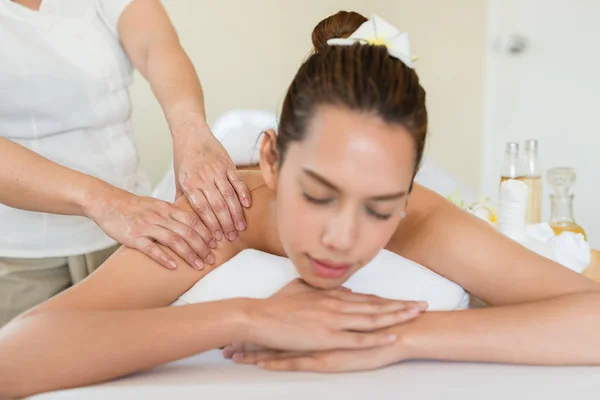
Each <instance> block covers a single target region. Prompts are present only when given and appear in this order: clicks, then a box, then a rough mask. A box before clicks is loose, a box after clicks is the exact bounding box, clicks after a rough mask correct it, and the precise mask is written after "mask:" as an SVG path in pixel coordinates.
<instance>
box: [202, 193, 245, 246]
mask: <svg viewBox="0 0 600 400" xmlns="http://www.w3.org/2000/svg"><path fill="white" fill-rule="evenodd" d="M203 193H204V196H205V197H206V200H208V203H209V204H210V207H211V209H212V211H213V213H214V215H216V217H217V219H218V222H219V225H220V227H221V229H222V231H223V235H224V236H225V237H226V238H227V239H228V240H235V238H236V237H237V230H236V229H235V227H234V226H233V220H232V219H231V214H229V207H227V203H226V202H225V200H224V199H223V196H221V192H219V190H218V189H217V187H216V186H213V187H211V188H205V189H203Z"/></svg>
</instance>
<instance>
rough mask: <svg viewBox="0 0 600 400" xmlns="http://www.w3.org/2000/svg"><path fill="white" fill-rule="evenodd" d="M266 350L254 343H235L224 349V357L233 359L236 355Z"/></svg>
mask: <svg viewBox="0 0 600 400" xmlns="http://www.w3.org/2000/svg"><path fill="white" fill-rule="evenodd" d="M261 350H265V348H264V347H262V346H259V345H257V344H254V343H249V342H242V343H234V344H231V345H229V346H227V347H225V348H224V349H223V356H224V357H225V358H231V357H232V356H233V354H235V353H246V352H252V351H261Z"/></svg>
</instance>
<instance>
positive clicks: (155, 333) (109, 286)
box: [0, 198, 420, 397]
mask: <svg viewBox="0 0 600 400" xmlns="http://www.w3.org/2000/svg"><path fill="white" fill-rule="evenodd" d="M177 206H178V207H180V208H181V209H182V210H190V209H191V208H190V206H189V204H188V203H187V201H186V200H185V198H181V199H180V200H179V201H178V202H177ZM251 211H252V210H250V212H249V214H251ZM248 218H249V221H253V217H252V215H249V216H248ZM256 218H259V217H254V219H256ZM255 225H258V224H255ZM244 235H254V236H258V235H260V232H253V231H252V229H248V230H247V231H246V232H244ZM244 246H245V245H244V238H241V239H239V240H238V241H236V242H233V243H229V242H224V243H222V244H221V246H220V247H219V248H218V249H217V250H216V251H215V255H216V257H217V261H216V263H215V265H220V264H221V263H223V262H225V261H226V260H228V259H229V258H231V257H232V256H233V255H235V254H237V252H239V251H240V250H241V249H242V248H244ZM166 251H168V250H166ZM172 256H173V257H177V256H176V255H175V254H174V253H172ZM214 268H215V267H211V268H210V269H206V270H204V271H194V270H192V269H190V268H180V269H178V270H176V271H169V270H166V269H164V268H160V267H159V266H158V265H157V264H156V263H154V262H153V261H152V260H150V259H149V258H147V257H146V256H144V255H143V254H141V253H140V252H138V251H135V250H131V249H127V248H121V249H120V250H118V251H117V252H116V253H115V254H114V255H113V256H111V257H110V258H109V259H108V260H107V261H106V262H105V263H104V264H103V265H102V266H101V267H100V268H99V269H98V270H96V271H95V272H94V273H93V274H92V275H90V276H89V277H88V278H86V279H85V280H84V281H82V282H80V283H79V284H77V285H75V286H73V287H72V288H70V289H68V290H66V291H65V292H63V293H61V294H59V295H58V296H56V297H54V298H52V299H50V300H49V301H47V302H45V303H43V304H41V305H39V306H37V307H35V308H34V309H32V310H31V311H29V312H26V313H25V314H23V315H22V316H20V317H18V318H16V319H15V320H13V321H12V322H11V323H9V324H8V325H6V326H5V327H4V328H3V329H2V330H0V354H2V357H0V397H2V396H24V395H28V394H31V393H37V392H41V391H48V390H54V389H59V388H66V387H73V386H80V385H85V384H90V383H95V382H101V381H104V380H108V379H111V378H115V377H119V376H123V375H126V374H128V373H132V372H135V371H138V370H141V369H145V368H149V367H152V366H155V365H159V364H162V363H165V362H168V361H171V360H175V359H178V358H182V357H185V356H191V355H194V354H196V353H199V352H202V351H205V350H208V349H212V348H217V347H222V346H225V345H228V344H231V343H236V342H253V343H258V344H261V345H263V346H269V347H273V348H280V349H290V350H316V349H327V348H364V347H373V346H379V345H383V344H389V343H390V342H391V341H393V340H394V337H390V335H389V334H387V333H357V331H362V332H370V331H373V330H377V329H380V328H383V327H389V326H392V325H394V324H396V323H399V322H402V321H406V320H407V319H410V318H414V317H415V316H417V315H418V313H419V311H420V308H419V307H418V306H417V305H416V304H413V303H411V302H398V301H387V300H382V299H377V298H374V297H372V296H363V295H358V294H353V293H347V292H342V291H326V292H323V291H317V290H315V289H312V288H308V287H306V286H304V285H303V284H301V283H293V284H290V285H288V286H287V287H286V288H284V290H283V291H282V293H280V294H278V295H277V296H276V297H274V298H270V299H265V300H250V299H233V300H226V301H220V302H212V303H205V304H196V305H188V306H182V307H167V306H168V305H169V304H171V303H172V302H173V301H174V300H176V299H177V298H178V297H179V296H180V295H181V294H182V293H184V292H185V291H186V290H188V289H189V288H190V287H191V286H193V285H194V284H195V283H196V282H197V281H198V280H199V279H201V278H202V277H203V276H205V275H206V274H207V273H208V272H209V271H210V270H212V269H214Z"/></svg>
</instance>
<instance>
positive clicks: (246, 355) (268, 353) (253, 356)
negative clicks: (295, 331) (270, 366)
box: [231, 350, 299, 364]
mask: <svg viewBox="0 0 600 400" xmlns="http://www.w3.org/2000/svg"><path fill="white" fill-rule="evenodd" d="M298 354H299V353H292V352H285V351H277V350H259V351H247V352H244V351H236V352H234V353H233V354H232V355H231V359H232V360H233V361H234V362H235V363H236V364H256V363H259V362H262V361H265V360H273V359H278V358H287V357H295V356H297V355H298Z"/></svg>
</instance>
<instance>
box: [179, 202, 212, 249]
mask: <svg viewBox="0 0 600 400" xmlns="http://www.w3.org/2000/svg"><path fill="white" fill-rule="evenodd" d="M171 217H172V218H173V219H174V220H176V221H179V222H181V223H183V224H185V225H187V226H189V227H191V228H193V229H194V231H196V233H197V234H198V235H200V237H201V238H202V241H203V242H204V243H206V244H207V245H208V246H210V248H212V249H214V248H216V247H217V242H216V241H215V238H214V236H213V234H212V233H211V231H210V229H208V228H207V227H206V225H204V224H203V223H202V220H201V219H200V217H198V215H197V214H196V213H195V212H185V211H183V210H180V209H178V208H176V207H173V209H172V210H171Z"/></svg>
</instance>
